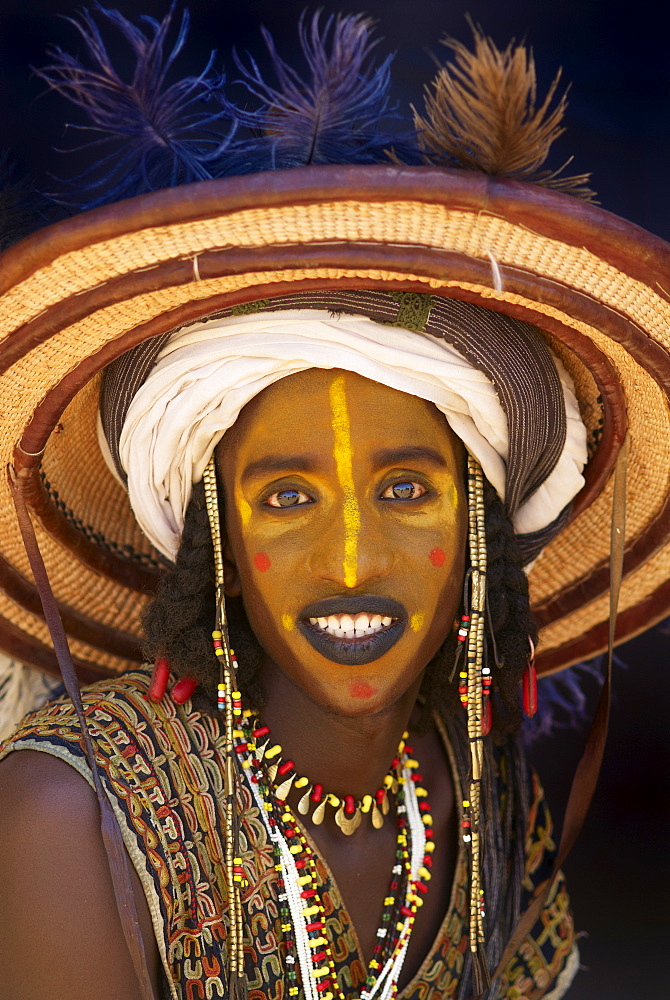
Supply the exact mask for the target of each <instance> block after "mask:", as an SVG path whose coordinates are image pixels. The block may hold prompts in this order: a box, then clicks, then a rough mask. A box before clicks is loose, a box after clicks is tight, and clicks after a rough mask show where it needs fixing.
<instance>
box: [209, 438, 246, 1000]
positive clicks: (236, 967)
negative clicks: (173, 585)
mask: <svg viewBox="0 0 670 1000" xmlns="http://www.w3.org/2000/svg"><path fill="white" fill-rule="evenodd" d="M202 481H203V486H204V489H205V504H206V507H207V517H208V520H209V528H210V532H211V536H212V545H213V548H214V581H215V599H216V618H215V627H214V630H213V632H212V642H213V645H214V653H215V655H216V657H217V659H218V661H219V683H218V697H217V705H218V708H219V711H221V712H223V715H224V732H225V737H224V742H225V761H226V763H225V775H224V797H225V801H226V831H225V868H226V887H227V890H228V906H229V912H230V932H229V933H230V946H229V950H228V954H229V962H230V986H231V996H232V997H238V996H241V997H244V996H246V993H247V989H246V979H245V976H244V926H243V914H242V899H241V895H240V889H241V888H242V883H243V873H242V861H241V858H240V857H239V827H238V824H237V822H236V821H235V809H236V801H235V788H236V781H235V751H234V739H235V737H234V734H235V732H236V731H239V726H240V724H241V721H242V720H241V715H242V707H241V695H240V692H239V691H238V690H237V684H236V683H234V678H235V671H236V669H237V661H236V659H235V653H234V651H233V650H232V649H231V648H230V642H229V640H228V622H227V620H226V603H225V594H224V571H223V546H222V544H221V521H220V512H219V496H218V489H217V483H216V466H215V464H214V455H212V457H211V458H210V460H209V462H208V463H207V466H206V468H205V471H204V473H203V477H202Z"/></svg>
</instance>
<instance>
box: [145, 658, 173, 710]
mask: <svg viewBox="0 0 670 1000" xmlns="http://www.w3.org/2000/svg"><path fill="white" fill-rule="evenodd" d="M169 679H170V664H169V663H168V661H167V660H166V659H165V658H164V657H163V658H162V659H160V660H156V662H155V664H154V669H153V671H152V674H151V681H150V682H149V689H148V691H147V698H148V700H149V701H154V702H158V701H161V700H162V699H163V696H164V695H165V691H166V689H167V683H168V680H169Z"/></svg>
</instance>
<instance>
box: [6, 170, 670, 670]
mask: <svg viewBox="0 0 670 1000" xmlns="http://www.w3.org/2000/svg"><path fill="white" fill-rule="evenodd" d="M334 288H338V289H352V288H353V289H355V288H359V289H387V290H393V291H397V292H403V291H409V292H417V291H419V292H424V293H430V294H432V295H435V296H446V297H451V298H456V299H460V300H464V301H467V302H472V303H477V304H479V305H482V306H485V307H486V308H488V309H491V310H493V311H496V312H501V313H504V314H506V315H509V316H513V317H516V318H518V319H522V320H525V321H527V322H530V323H532V324H534V325H535V326H537V327H538V328H539V329H540V330H541V331H543V333H544V335H545V336H546V339H547V342H548V344H549V345H550V346H551V348H552V350H553V351H554V352H555V354H556V355H557V356H558V357H559V358H560V359H561V360H562V361H563V363H564V364H565V366H566V367H567V369H568V371H569V372H570V374H571V375H572V378H573V380H574V383H575V387H576V392H577V396H578V399H579V404H580V408H581V412H582V417H583V420H584V422H585V424H586V427H587V431H588V441H589V460H588V464H587V467H586V470H585V477H586V485H585V486H584V488H583V490H582V491H581V493H580V494H579V495H578V496H577V498H576V500H575V503H574V505H573V509H572V515H571V520H570V522H569V524H568V525H567V527H566V528H565V529H564V530H563V531H562V533H561V534H560V535H559V536H558V537H557V538H556V539H555V540H554V541H552V542H551V543H550V544H549V545H548V546H547V547H546V549H545V550H544V551H543V552H542V554H541V555H540V557H539V558H538V559H537V561H536V562H535V564H534V565H533V567H532V569H531V571H530V576H529V579H530V588H531V596H532V605H533V608H534V611H535V613H536V615H537V617H538V620H539V623H540V626H541V640H540V646H539V651H538V660H537V666H538V670H540V671H543V672H551V671H554V670H557V669H559V668H561V667H563V666H567V665H569V664H571V663H575V662H577V661H579V660H582V659H585V658H588V657H590V656H593V655H594V654H596V653H598V652H600V651H601V650H603V649H604V648H605V647H606V645H607V628H608V617H609V582H610V579H609V572H610V571H609V555H610V523H611V512H612V490H613V470H614V467H615V465H616V462H617V457H618V455H619V452H620V449H621V447H622V444H623V442H624V440H625V438H626V435H627V434H628V435H629V436H630V451H629V459H628V483H627V511H626V548H625V559H624V575H623V581H622V587H621V595H620V601H619V617H618V623H617V632H616V637H617V641H622V640H624V639H626V638H628V637H630V636H632V635H635V634H636V633H637V632H639V631H641V630H642V629H644V628H646V627H647V626H649V625H650V624H652V623H653V622H655V621H657V620H658V619H659V618H661V617H662V616H664V615H665V614H667V613H668V610H669V609H670V581H669V579H668V578H669V576H670V502H669V501H670V490H669V486H670V407H669V400H668V395H669V394H670V248H669V247H668V246H667V244H665V243H664V242H663V241H661V240H660V239H657V238H656V237H654V236H651V235H649V234H648V233H646V232H644V231H642V230H641V229H639V228H638V227H636V226H634V225H631V224H628V223H626V222H624V221H622V220H621V219H619V218H617V217H615V216H613V215H611V214H609V213H607V212H606V211H603V210H602V209H600V208H597V207H595V206H593V205H589V204H585V203H583V202H580V201H579V200H577V199H575V198H573V197H570V196H569V195H567V194H563V193H560V192H556V191H551V190H548V189H546V188H542V187H537V186H534V185H531V184H525V183H522V182H517V181H513V180H507V179H496V178H494V177H487V176H485V175H483V174H477V173H475V172H473V171H468V170H451V169H443V168H438V167H430V166H400V165H398V166H395V165H387V166H383V165H371V166H365V165H362V166H361V165H330V166H315V167H299V168H294V169H288V170H276V171H271V172H264V173H259V174H253V173H252V174H249V175H247V176H243V177H230V178H223V179H218V180H212V181H203V182H200V183H196V184H191V185H186V186H182V187H178V188H174V189H171V190H166V191H159V192H157V193H152V194H146V195H141V196H140V197H136V198H131V199H128V200H126V201H124V202H121V203H119V204H115V205H113V206H108V207H104V208H99V209H95V210H93V211H89V212H85V213H83V214H81V215H79V216H78V217H76V218H73V219H69V220H67V221H65V222H61V223H58V224H56V225H54V226H51V227H49V228H47V229H44V230H42V231H41V232H39V233H37V234H35V235H33V236H31V237H29V238H28V239H26V240H24V241H23V242H21V243H20V244H18V245H16V246H15V247H13V248H11V249H10V250H9V251H7V252H6V253H5V254H4V256H3V257H2V259H1V264H0V338H1V339H0V398H1V399H2V423H1V428H0V449H1V455H2V461H3V463H4V464H5V465H10V464H13V466H14V469H15V470H16V475H17V476H18V477H19V480H20V483H21V485H22V489H23V492H24V495H25V497H26V499H27V501H28V503H29V506H30V508H31V510H32V513H33V519H34V522H35V526H36V531H37V536H38V541H39V543H40V546H41V549H42V552H43V555H44V559H45V562H46V566H47V570H48V573H49V577H50V580H51V584H52V587H53V590H54V593H55V596H56V599H57V601H58V603H59V605H60V608H61V612H62V616H63V620H64V623H65V627H66V631H67V633H68V635H69V638H70V640H71V647H72V652H73V656H74V658H75V662H76V664H77V666H78V669H79V671H80V675H81V676H82V677H83V678H93V677H95V676H99V675H102V674H106V673H114V672H118V671H121V670H123V669H124V668H126V667H128V666H129V665H132V664H133V663H136V662H138V661H139V660H141V652H140V646H141V640H140V635H141V630H140V616H141V613H142V611H143V609H144V607H145V606H146V604H147V601H148V600H149V599H150V595H151V593H152V592H153V591H154V589H155V587H156V584H157V581H158V579H159V576H160V573H161V570H162V568H163V566H164V560H163V558H162V557H161V556H160V555H159V553H157V552H156V551H154V550H153V549H152V547H151V545H150V544H149V542H148V541H147V540H146V538H145V537H144V536H143V535H142V533H141V532H140V530H139V528H138V527H137V524H136V522H135V520H134V517H133V514H132V512H131V509H130V506H129V503H128V499H127V496H126V493H125V491H124V490H123V488H122V486H121V485H120V484H119V482H118V481H117V480H116V479H115V478H114V477H113V476H112V474H111V473H110V472H109V470H108V468H107V466H106V465H105V462H104V460H103V458H102V455H101V452H100V449H99V446H98V442H97V436H96V419H97V409H98V402H99V390H100V380H101V372H102V370H103V368H104V367H105V366H106V365H108V364H109V363H110V362H111V361H112V360H114V359H115V358H117V357H119V355H121V354H122V353H123V352H125V351H127V350H128V349H129V348H131V347H133V346H135V345H137V344H139V343H141V342H143V341H145V340H147V339H148V338H151V337H155V336H157V335H159V334H163V333H165V332H166V331H169V330H171V329H173V328H175V327H178V326H179V325H180V324H182V323H184V322H186V321H190V320H195V319H198V318H202V317H205V316H207V315H209V314H211V313H212V312H214V311H217V310H221V309H223V308H226V307H230V306H239V305H243V304H245V303H249V302H255V301H257V300H259V299H270V298H275V297H281V296H286V295H291V294H294V293H295V292H297V291H307V290H310V291H311V290H324V289H334ZM0 587H1V588H2V589H1V591H0V647H2V648H4V649H5V650H6V651H7V652H8V653H10V654H11V655H13V656H15V657H16V658H18V659H20V660H22V661H23V662H25V663H28V664H33V665H35V666H38V667H42V668H45V669H47V670H55V669H56V661H55V658H54V655H53V652H52V650H51V644H50V639H49V633H48V629H47V626H46V624H45V621H44V619H43V616H42V614H41V609H40V601H39V596H38V593H37V590H36V588H35V586H34V584H33V581H32V577H31V573H30V569H29V564H28V559H27V556H26V553H25V551H24V547H23V543H22V540H21V535H20V532H19V528H18V525H17V521H16V515H15V511H14V507H13V503H12V499H11V495H10V491H9V486H8V483H7V481H6V479H5V477H3V478H2V482H0Z"/></svg>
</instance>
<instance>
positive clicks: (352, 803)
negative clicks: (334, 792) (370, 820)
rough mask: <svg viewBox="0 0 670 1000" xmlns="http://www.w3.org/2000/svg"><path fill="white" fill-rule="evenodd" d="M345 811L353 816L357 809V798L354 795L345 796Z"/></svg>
mask: <svg viewBox="0 0 670 1000" xmlns="http://www.w3.org/2000/svg"><path fill="white" fill-rule="evenodd" d="M344 811H345V813H346V814H347V816H353V814H354V813H355V811H356V800H355V799H354V797H353V795H345V796H344Z"/></svg>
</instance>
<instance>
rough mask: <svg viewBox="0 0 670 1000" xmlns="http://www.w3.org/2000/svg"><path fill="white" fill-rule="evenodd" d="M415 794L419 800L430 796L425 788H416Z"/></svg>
mask: <svg viewBox="0 0 670 1000" xmlns="http://www.w3.org/2000/svg"><path fill="white" fill-rule="evenodd" d="M414 794H415V795H416V797H417V799H425V797H426V796H427V795H428V792H427V791H426V789H425V788H415V789H414Z"/></svg>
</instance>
